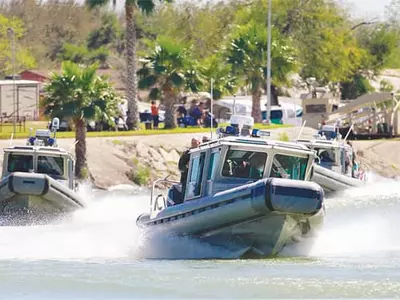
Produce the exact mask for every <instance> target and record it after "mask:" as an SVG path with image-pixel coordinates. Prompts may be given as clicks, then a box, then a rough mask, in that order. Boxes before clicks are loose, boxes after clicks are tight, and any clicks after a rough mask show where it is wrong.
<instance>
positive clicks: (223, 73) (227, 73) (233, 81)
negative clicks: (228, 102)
mask: <svg viewBox="0 0 400 300" xmlns="http://www.w3.org/2000/svg"><path fill="white" fill-rule="evenodd" d="M223 60H224V58H223V57H222V56H221V55H217V54H213V55H210V56H208V57H206V58H205V59H204V60H202V62H201V63H200V66H201V67H200V72H201V74H202V76H204V78H206V79H207V84H206V87H205V90H206V91H210V90H211V79H213V80H214V81H213V100H218V99H221V98H222V96H223V95H224V94H232V93H234V91H235V89H236V87H237V78H236V77H235V76H233V74H232V69H231V65H229V64H226V63H225V62H224V61H223Z"/></svg>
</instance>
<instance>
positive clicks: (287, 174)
mask: <svg viewBox="0 0 400 300" xmlns="http://www.w3.org/2000/svg"><path fill="white" fill-rule="evenodd" d="M307 165H308V157H297V156H290V155H285V154H275V156H274V159H273V161H272V169H271V175H270V176H271V177H275V178H287V179H298V180H304V178H305V177H306V172H307Z"/></svg>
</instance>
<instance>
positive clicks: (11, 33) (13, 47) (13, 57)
mask: <svg viewBox="0 0 400 300" xmlns="http://www.w3.org/2000/svg"><path fill="white" fill-rule="evenodd" d="M7 33H8V35H9V36H10V38H11V59H12V69H13V73H12V78H13V85H12V89H13V107H14V109H13V110H14V112H13V132H14V137H15V135H16V132H17V130H16V119H15V118H16V103H15V32H14V28H12V27H9V28H8V29H7Z"/></svg>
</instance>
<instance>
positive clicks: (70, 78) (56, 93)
mask: <svg viewBox="0 0 400 300" xmlns="http://www.w3.org/2000/svg"><path fill="white" fill-rule="evenodd" d="M96 71H97V65H91V66H86V67H81V66H79V65H77V64H74V63H72V62H69V61H66V62H63V64H62V71H61V74H56V73H51V74H50V81H49V83H48V84H47V85H46V86H45V92H46V96H45V99H44V101H43V103H42V104H43V106H44V107H45V108H46V110H45V114H47V115H50V116H51V117H59V118H65V119H72V121H73V123H74V125H75V140H76V141H77V142H78V143H77V144H76V145H75V156H76V168H75V175H76V176H77V178H85V177H87V171H86V170H87V166H86V121H87V120H99V119H101V120H102V121H108V122H109V123H111V122H112V118H113V117H114V116H115V115H116V111H117V107H118V102H119V101H121V99H120V98H119V97H118V96H117V95H116V93H115V91H114V89H113V88H112V87H111V86H110V84H109V83H108V82H107V81H106V78H102V77H98V76H97V75H96Z"/></svg>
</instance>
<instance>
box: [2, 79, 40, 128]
mask: <svg viewBox="0 0 400 300" xmlns="http://www.w3.org/2000/svg"><path fill="white" fill-rule="evenodd" d="M40 84H41V82H39V81H33V80H0V116H1V118H2V122H4V121H7V119H10V120H12V118H13V117H14V116H15V117H16V118H17V120H18V119H21V118H22V117H25V118H26V120H38V119H39V92H40ZM14 87H15V88H14Z"/></svg>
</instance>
